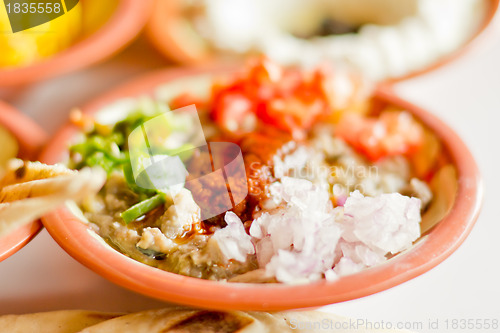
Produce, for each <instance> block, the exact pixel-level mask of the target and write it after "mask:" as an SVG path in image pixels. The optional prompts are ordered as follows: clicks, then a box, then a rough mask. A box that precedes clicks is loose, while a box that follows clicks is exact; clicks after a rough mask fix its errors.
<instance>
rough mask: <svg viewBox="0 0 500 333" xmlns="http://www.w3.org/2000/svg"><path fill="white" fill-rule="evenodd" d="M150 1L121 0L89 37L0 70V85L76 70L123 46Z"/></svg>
mask: <svg viewBox="0 0 500 333" xmlns="http://www.w3.org/2000/svg"><path fill="white" fill-rule="evenodd" d="M152 5H153V3H152V1H149V0H148V1H138V0H121V1H120V2H119V4H118V6H117V8H116V9H115V11H114V13H113V14H112V15H111V17H110V18H109V20H108V21H107V22H106V23H105V24H104V25H103V26H102V27H101V28H100V29H98V30H97V31H95V32H94V33H93V34H91V35H90V36H88V37H86V38H84V39H82V40H80V41H77V42H76V43H75V44H73V45H72V46H70V47H69V48H67V49H66V50H63V51H61V52H59V53H57V54H56V55H54V56H53V57H50V58H47V59H45V60H42V61H40V62H37V63H34V64H32V65H28V66H25V67H19V68H13V69H3V70H0V87H16V86H20V85H23V84H28V83H33V82H36V81H40V80H42V79H47V78H51V77H55V76H58V75H61V74H64V73H67V72H72V71H76V70H79V69H82V68H85V67H88V66H90V65H92V64H94V63H97V62H99V61H102V60H104V59H106V58H108V57H110V56H112V55H113V54H115V53H117V52H118V51H120V50H121V49H123V48H124V47H125V46H126V45H127V44H128V43H130V42H131V41H132V40H133V39H134V38H135V37H136V36H137V35H138V34H139V32H140V31H141V29H142V28H143V27H144V25H145V24H146V22H147V20H148V18H149V16H150V14H151V11H152V8H153V6H152Z"/></svg>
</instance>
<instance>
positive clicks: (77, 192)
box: [0, 161, 106, 237]
mask: <svg viewBox="0 0 500 333" xmlns="http://www.w3.org/2000/svg"><path fill="white" fill-rule="evenodd" d="M15 163H17V165H18V168H12V167H9V168H8V171H7V174H6V175H5V176H4V178H3V179H2V180H1V181H0V184H1V185H3V187H1V189H0V237H1V236H2V235H5V234H7V233H8V232H10V231H12V230H13V229H16V228H19V227H20V226H22V225H24V224H26V223H29V222H31V221H33V220H36V219H37V218H40V217H41V216H42V215H44V214H45V213H47V212H49V211H51V210H53V209H56V208H57V207H58V206H60V205H61V204H63V203H64V202H65V201H66V200H75V201H79V200H82V199H84V198H85V197H86V196H88V195H90V194H92V193H96V192H98V191H99V189H100V188H101V187H102V186H103V185H104V182H105V181H106V174H105V172H104V171H103V170H101V169H88V168H87V169H82V170H81V171H79V172H76V171H71V170H69V169H67V168H64V167H62V166H49V165H44V164H41V163H38V162H23V161H20V162H17V161H16V162H15ZM12 164H14V163H12ZM19 170H23V171H19ZM47 177H49V178H47ZM44 178H45V179H44Z"/></svg>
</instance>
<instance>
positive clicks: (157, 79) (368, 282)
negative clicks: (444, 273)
mask: <svg viewBox="0 0 500 333" xmlns="http://www.w3.org/2000/svg"><path fill="white" fill-rule="evenodd" d="M230 72H231V71H230V70H229V69H227V68H219V69H216V70H214V69H212V70H209V69H200V68H198V69H193V68H191V69H174V70H166V71H160V72H156V73H153V74H150V75H147V76H145V77H143V78H142V79H139V80H137V81H134V82H131V83H129V84H126V85H124V86H122V87H119V88H118V89H115V90H113V91H111V92H109V93H107V94H105V95H103V96H102V97H101V98H98V99H96V100H95V101H93V102H91V103H89V104H88V105H87V106H85V107H83V109H82V110H83V112H86V113H89V114H92V113H94V112H96V111H98V110H99V109H101V108H102V107H104V106H105V105H108V104H109V103H111V102H113V101H116V100H118V99H120V98H126V97H136V96H144V95H150V96H152V94H153V90H154V89H155V87H157V86H159V85H162V84H168V83H169V82H172V81H174V80H175V79H178V78H185V77H190V76H193V77H195V76H196V75H199V74H223V73H230ZM376 97H377V98H378V99H380V100H382V101H384V102H387V103H390V104H393V105H396V106H399V107H402V108H404V109H406V110H408V111H410V112H411V113H413V114H414V115H415V116H416V117H417V118H418V119H420V120H421V121H422V122H423V123H424V124H425V125H426V126H428V128H429V129H430V130H432V131H433V132H434V133H435V134H436V135H437V136H438V137H439V138H440V139H441V141H442V142H443V145H444V146H445V148H446V149H447V151H448V152H449V155H450V158H451V160H452V162H453V163H454V164H455V166H456V167H457V172H458V178H459V180H458V184H459V190H458V193H457V198H456V201H455V204H454V206H453V208H452V210H451V211H450V212H449V214H448V215H447V216H446V217H445V218H444V219H443V220H442V221H441V222H440V223H439V224H438V225H437V226H436V227H434V229H432V230H431V232H429V233H428V235H427V236H426V237H425V239H423V240H421V241H420V242H419V243H418V244H416V245H415V246H414V247H413V248H412V249H411V250H410V251H408V252H406V253H401V254H399V255H397V256H396V257H394V258H392V259H390V260H389V261H388V262H387V263H385V264H382V265H380V266H377V267H373V268H370V269H366V270H364V271H362V272H359V273H357V274H353V275H351V276H345V277H341V278H340V279H338V280H337V281H335V282H328V281H325V280H323V281H320V282H314V283H311V284H307V285H284V284H267V285H266V284H242V283H224V282H217V281H209V280H202V279H198V278H193V277H186V276H182V275H178V274H174V273H170V272H167V271H162V270H160V269H157V268H153V267H150V266H147V265H145V264H142V263H140V262H138V261H135V260H133V259H131V258H129V257H127V256H125V255H123V254H121V253H120V252H118V251H116V250H114V249H112V248H111V247H109V246H108V245H105V243H104V241H103V240H102V239H101V238H100V237H98V236H97V235H96V234H94V235H92V234H91V233H90V232H89V231H90V230H89V227H88V225H86V224H85V223H83V222H82V221H81V220H79V219H78V218H77V217H76V216H75V215H74V214H73V213H71V212H70V211H69V210H68V209H67V208H62V209H59V210H57V211H54V212H51V213H49V214H47V215H45V216H44V217H43V222H44V224H45V227H46V229H47V230H48V231H49V233H50V234H51V235H52V237H53V238H54V239H55V240H56V241H57V242H58V243H59V244H60V245H61V247H63V248H64V249H65V250H66V251H67V252H68V253H69V254H70V255H71V256H73V257H74V258H75V259H76V260H78V261H80V262H81V263H82V264H84V265H85V266H87V267H88V268H90V269H92V270H93V271H95V272H97V273H98V274H100V275H101V276H103V277H105V278H106V279H108V280H110V281H112V282H114V283H116V284H118V285H121V286H123V287H126V288H128V289H130V290H133V291H136V292H139V293H141V294H144V295H147V296H150V297H153V298H157V299H161V300H164V301H170V302H175V303H180V304H184V305H190V306H195V307H203V308H211V309H221V310H228V309H238V310H260V311H278V310H285V309H293V308H307V307H317V306H321V305H326V304H331V303H336V302H342V301H346V300H351V299H355V298H359V297H363V296H367V295H370V294H373V293H377V292H380V291H382V290H385V289H388V288H391V287H393V286H396V285H398V284H401V283H403V282H405V281H408V280H410V279H412V278H414V277H416V276H418V275H421V274H423V273H424V272H426V271H428V270H429V269H431V268H433V267H434V266H436V265H437V264H439V263H440V262H442V261H443V260H444V259H446V258H447V257H448V256H449V255H450V254H451V253H452V252H453V251H454V250H456V249H457V248H458V247H459V246H460V244H462V242H463V241H464V240H465V238H466V237H467V235H468V234H469V233H470V231H471V229H472V227H473V225H474V223H475V221H476V219H477V217H478V214H479V210H480V204H481V201H482V181H481V178H480V174H479V170H478V167H477V165H476V163H475V161H474V158H473V156H472V154H471V153H470V151H469V150H468V149H467V147H466V145H465V144H464V143H463V141H462V140H461V139H460V137H459V136H458V135H457V134H456V133H455V132H454V131H453V130H452V129H451V128H450V127H448V126H447V125H446V124H445V123H443V122H442V121H441V120H439V119H438V118H437V117H435V116H433V115H432V114H430V113H428V112H427V111H424V110H423V109H421V108H418V107H417V106H415V105H413V104H411V103H409V102H407V101H405V100H402V99H400V98H398V97H396V96H395V95H394V94H393V93H392V92H391V91H390V90H379V91H378V92H377V93H376ZM77 131H78V130H77V128H76V127H74V126H71V125H67V126H65V127H63V128H62V129H61V130H60V131H59V132H58V134H57V135H56V136H55V137H54V138H53V140H52V141H51V143H50V144H49V145H48V146H47V147H46V150H45V151H44V153H43V154H42V156H41V160H42V161H44V162H46V163H55V162H58V161H59V160H60V159H61V157H62V156H63V155H65V151H66V150H67V146H66V145H67V144H68V142H70V141H71V140H72V139H73V138H74V135H75V134H76V133H77Z"/></svg>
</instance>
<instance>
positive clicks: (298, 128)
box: [211, 58, 331, 136]
mask: <svg viewBox="0 0 500 333" xmlns="http://www.w3.org/2000/svg"><path fill="white" fill-rule="evenodd" d="M318 80H320V76H318V75H315V74H314V72H313V73H312V74H311V73H304V72H301V71H299V70H296V69H283V68H282V67H280V66H279V65H277V64H275V63H273V62H271V61H270V60H268V59H265V58H261V59H259V60H257V61H253V62H252V63H250V67H249V68H248V69H247V70H246V71H245V72H244V73H243V74H242V75H240V76H238V77H236V79H234V80H233V81H232V82H230V83H229V84H225V85H224V84H221V83H219V84H216V85H214V87H213V90H212V109H211V116H212V118H213V119H214V120H215V122H217V123H218V124H219V126H221V127H222V128H225V129H226V130H229V131H242V130H243V131H251V130H253V129H255V128H252V127H251V126H248V123H249V119H250V120H252V121H253V124H254V126H255V125H258V123H257V121H259V122H261V123H263V124H269V125H272V126H275V127H277V128H279V129H281V130H283V131H286V132H288V133H291V134H294V135H296V136H300V135H301V134H303V132H304V131H306V130H307V129H309V128H310V127H311V126H312V125H313V124H314V122H315V121H316V120H317V119H318V117H319V116H320V115H321V114H328V113H330V112H331V108H330V105H329V104H328V101H327V99H326V98H325V94H324V93H323V92H322V91H321V84H319V83H318ZM251 115H254V117H253V118H252V117H251ZM256 120H257V121H256ZM252 121H250V123H252Z"/></svg>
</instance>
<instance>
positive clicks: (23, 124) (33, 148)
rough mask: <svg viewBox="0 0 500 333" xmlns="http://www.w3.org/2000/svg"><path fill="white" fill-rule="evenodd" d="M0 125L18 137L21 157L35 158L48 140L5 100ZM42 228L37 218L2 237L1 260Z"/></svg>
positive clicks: (1, 105) (0, 246) (0, 242)
mask: <svg viewBox="0 0 500 333" xmlns="http://www.w3.org/2000/svg"><path fill="white" fill-rule="evenodd" d="M0 126H2V127H4V128H6V129H7V130H8V131H9V132H11V133H12V134H13V135H14V137H15V138H16V139H17V141H18V143H19V157H20V158H24V159H33V158H35V157H36V156H37V155H38V154H39V152H40V149H41V147H42V146H43V144H44V143H45V142H46V141H47V135H46V134H45V132H44V131H43V130H42V129H41V128H40V127H38V125H36V124H35V123H34V122H33V121H32V120H31V119H29V118H28V117H26V116H24V115H23V114H21V113H20V112H19V111H16V110H15V109H13V108H12V107H10V106H9V105H7V104H5V103H3V102H0ZM41 228H42V224H41V223H40V221H39V220H37V221H34V222H32V223H29V224H27V225H25V226H24V227H21V228H19V229H16V230H14V231H13V232H11V233H10V234H8V235H6V236H4V237H2V238H0V261H2V260H4V259H6V258H7V257H9V256H11V255H12V254H14V253H15V252H17V251H18V250H19V249H21V248H22V247H23V246H24V245H26V244H27V243H28V242H29V241H30V240H31V239H33V237H35V236H36V234H37V233H38V232H39V231H40V229H41Z"/></svg>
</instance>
